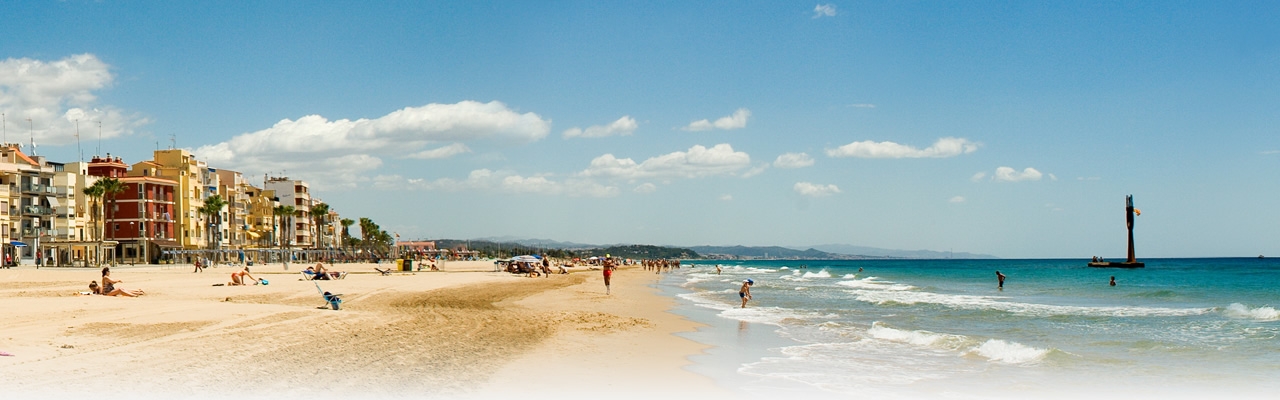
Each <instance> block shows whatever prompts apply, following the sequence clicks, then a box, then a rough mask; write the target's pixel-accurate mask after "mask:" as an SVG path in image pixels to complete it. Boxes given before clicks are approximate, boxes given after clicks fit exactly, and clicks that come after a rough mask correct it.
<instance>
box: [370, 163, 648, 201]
mask: <svg viewBox="0 0 1280 400" xmlns="http://www.w3.org/2000/svg"><path fill="white" fill-rule="evenodd" d="M373 187H374V188H376V189H383V190H404V189H406V188H412V189H421V190H440V191H453V192H457V191H473V190H488V191H495V192H502V193H517V194H542V195H564V196H570V197H613V196H617V195H618V194H619V193H620V192H621V190H620V189H618V187H617V186H609V185H602V184H599V183H596V182H593V181H590V180H586V179H573V178H570V179H562V180H556V179H555V177H553V176H549V175H534V176H522V175H519V174H516V173H514V172H511V171H492V170H489V169H478V170H474V171H471V173H469V174H468V175H467V177H466V178H465V179H451V178H440V179H435V180H427V179H420V178H405V177H403V176H400V175H380V176H377V177H375V178H374V179H373ZM642 187H643V185H642ZM636 191H638V192H639V191H642V188H641V187H638V188H636Z"/></svg>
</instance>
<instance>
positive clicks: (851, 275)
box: [840, 274, 858, 279]
mask: <svg viewBox="0 0 1280 400" xmlns="http://www.w3.org/2000/svg"><path fill="white" fill-rule="evenodd" d="M840 278H841V279H858V274H844V276H842V277H840Z"/></svg>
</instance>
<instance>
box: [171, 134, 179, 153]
mask: <svg viewBox="0 0 1280 400" xmlns="http://www.w3.org/2000/svg"><path fill="white" fill-rule="evenodd" d="M176 148H178V135H175V134H172V133H170V134H169V150H173V149H176Z"/></svg>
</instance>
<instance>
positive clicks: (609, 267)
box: [604, 259, 613, 294]
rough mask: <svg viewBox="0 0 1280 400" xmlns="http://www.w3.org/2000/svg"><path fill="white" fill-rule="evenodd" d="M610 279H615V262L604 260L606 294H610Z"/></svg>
mask: <svg viewBox="0 0 1280 400" xmlns="http://www.w3.org/2000/svg"><path fill="white" fill-rule="evenodd" d="M610 278H613V261H612V260H609V259H605V260H604V294H609V293H610V288H609V280H610Z"/></svg>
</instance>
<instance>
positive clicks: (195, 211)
mask: <svg viewBox="0 0 1280 400" xmlns="http://www.w3.org/2000/svg"><path fill="white" fill-rule="evenodd" d="M153 154H154V155H153V159H152V162H154V163H155V164H156V165H157V174H158V175H157V176H159V177H163V178H167V179H171V180H173V181H175V182H177V183H178V185H177V188H176V190H175V191H174V211H173V213H174V214H173V217H174V220H175V225H174V235H175V236H174V239H175V240H176V241H177V242H178V243H179V245H181V246H182V248H183V249H188V250H198V249H205V248H206V245H207V244H208V242H207V239H206V236H207V234H206V233H205V232H206V231H207V229H206V228H207V227H206V226H202V224H201V217H200V211H199V210H200V207H203V206H204V198H205V192H206V189H205V183H206V182H207V181H209V180H210V179H209V178H208V174H209V168H208V166H207V165H205V162H204V161H200V160H197V159H196V158H195V156H194V155H192V154H191V152H189V151H187V150H183V149H166V150H156V151H155V152H153Z"/></svg>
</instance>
